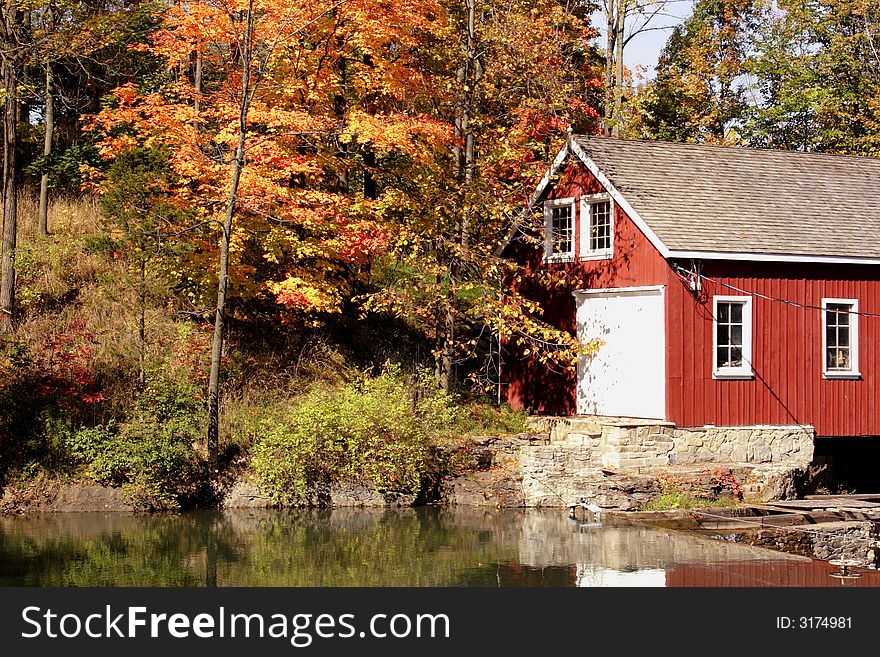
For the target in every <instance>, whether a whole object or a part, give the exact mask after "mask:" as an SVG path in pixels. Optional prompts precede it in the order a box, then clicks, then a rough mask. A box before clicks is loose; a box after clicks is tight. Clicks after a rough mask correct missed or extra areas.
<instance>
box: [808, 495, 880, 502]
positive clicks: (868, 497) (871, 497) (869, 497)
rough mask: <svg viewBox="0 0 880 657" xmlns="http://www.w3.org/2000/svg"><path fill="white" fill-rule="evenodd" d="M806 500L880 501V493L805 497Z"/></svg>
mask: <svg viewBox="0 0 880 657" xmlns="http://www.w3.org/2000/svg"><path fill="white" fill-rule="evenodd" d="M804 499H805V500H868V501H870V500H880V493H852V494H848V495H804Z"/></svg>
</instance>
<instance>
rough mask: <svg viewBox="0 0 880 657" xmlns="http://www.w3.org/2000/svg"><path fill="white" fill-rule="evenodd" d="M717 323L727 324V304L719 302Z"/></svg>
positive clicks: (728, 311) (728, 316)
mask: <svg viewBox="0 0 880 657" xmlns="http://www.w3.org/2000/svg"><path fill="white" fill-rule="evenodd" d="M718 321H719V322H729V321H730V304H729V303H727V302H724V301H723V302H721V303H719V304H718Z"/></svg>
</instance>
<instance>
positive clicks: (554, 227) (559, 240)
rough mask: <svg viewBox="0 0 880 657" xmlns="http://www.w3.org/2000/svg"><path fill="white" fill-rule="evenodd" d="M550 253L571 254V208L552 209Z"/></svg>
mask: <svg viewBox="0 0 880 657" xmlns="http://www.w3.org/2000/svg"><path fill="white" fill-rule="evenodd" d="M550 229H551V237H550V240H551V247H552V251H551V252H552V253H554V254H555V253H570V252H571V206H570V205H562V206H558V207H554V208H553V209H552V214H551V226H550Z"/></svg>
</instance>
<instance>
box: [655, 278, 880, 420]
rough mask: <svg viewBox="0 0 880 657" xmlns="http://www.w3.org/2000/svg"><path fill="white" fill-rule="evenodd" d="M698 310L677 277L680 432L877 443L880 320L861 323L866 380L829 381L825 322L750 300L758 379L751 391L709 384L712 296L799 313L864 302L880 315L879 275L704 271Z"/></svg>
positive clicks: (672, 358) (674, 324)
mask: <svg viewBox="0 0 880 657" xmlns="http://www.w3.org/2000/svg"><path fill="white" fill-rule="evenodd" d="M703 274H704V275H705V276H707V277H709V278H711V279H714V280H715V281H717V282H712V281H705V280H704V282H703V292H704V294H705V297H704V298H703V300H700V301H698V300H697V299H695V297H694V296H693V295H692V294H691V293H690V292H689V291H688V290H687V289H686V288H685V286H684V285H682V284H681V283H680V282H678V280H679V279H678V277H677V276H676V275H675V274H673V273H671V275H670V280H669V286H668V294H667V309H666V311H667V315H666V320H667V336H668V345H667V395H666V399H667V411H668V415H669V419H670V420H672V421H673V422H675V423H677V424H678V425H680V426H700V425H703V424H714V425H718V426H737V425H749V424H812V425H813V426H814V427H815V428H816V433H817V434H818V435H821V436H859V435H880V415H878V402H877V399H876V396H877V389H876V375H877V371H878V365H880V363H878V350H877V347H876V343H877V340H878V338H880V317H865V316H862V317H859V319H858V323H859V328H858V335H859V363H858V366H859V371H860V372H861V374H862V378H861V379H859V380H841V379H824V378H823V377H822V358H823V353H822V313H821V311H820V310H816V309H812V308H802V307H795V306H792V305H789V304H786V303H782V302H780V301H770V300H767V299H763V298H760V297H757V296H753V300H752V322H753V324H752V326H753V331H752V333H753V338H752V370H753V372H754V379H751V380H745V381H731V380H715V379H713V378H712V317H711V310H712V296H713V295H742V296H748V295H746V294H743V293H741V292H738V291H736V290H733V289H731V288H730V287H726V286H725V285H723V284H726V285H729V286H733V287H735V288H739V289H742V290H747V291H748V292H753V293H757V294H761V295H765V296H768V297H773V298H776V299H784V300H788V301H792V302H795V303H798V304H802V305H811V306H820V305H821V302H822V299H823V298H824V297H835V298H846V299H858V300H859V312H863V313H880V271H878V268H877V267H864V266H862V267H859V266H841V265H828V264H823V265H817V264H809V265H807V264H796V263H748V262H730V261H726V262H723V261H716V262H712V261H704V263H703Z"/></svg>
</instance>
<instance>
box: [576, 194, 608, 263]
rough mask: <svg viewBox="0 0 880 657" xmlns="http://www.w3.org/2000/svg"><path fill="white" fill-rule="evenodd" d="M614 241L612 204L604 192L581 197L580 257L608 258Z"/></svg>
mask: <svg viewBox="0 0 880 657" xmlns="http://www.w3.org/2000/svg"><path fill="white" fill-rule="evenodd" d="M613 241H614V206H613V205H612V203H611V199H610V198H608V196H607V195H605V194H596V195H591V196H582V197H581V257H582V258H591V257H600V258H609V257H611V252H612V251H611V246H612V244H613Z"/></svg>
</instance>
